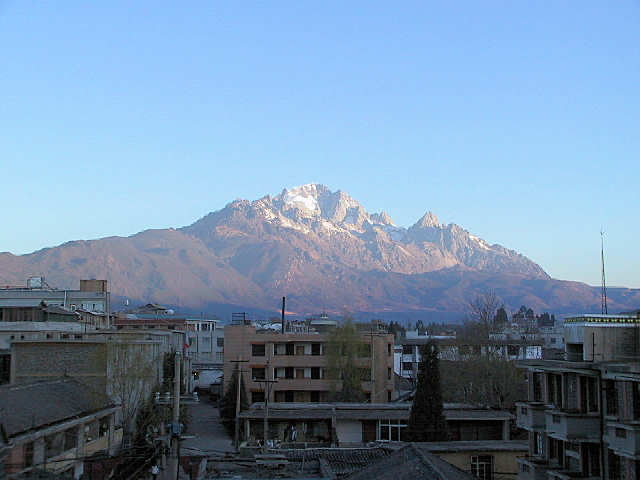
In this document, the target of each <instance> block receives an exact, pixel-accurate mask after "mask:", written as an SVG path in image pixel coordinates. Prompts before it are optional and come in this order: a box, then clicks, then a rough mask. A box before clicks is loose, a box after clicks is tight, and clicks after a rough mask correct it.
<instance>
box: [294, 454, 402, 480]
mask: <svg viewBox="0 0 640 480" xmlns="http://www.w3.org/2000/svg"><path fill="white" fill-rule="evenodd" d="M390 453H391V451H390V450H388V449H386V448H382V447H374V448H316V449H307V450H289V451H287V452H286V453H285V454H286V456H287V460H289V461H290V462H301V461H302V460H303V457H304V461H309V460H320V459H322V460H323V463H324V464H325V466H326V467H327V469H328V470H329V471H330V472H329V473H330V474H331V476H333V477H334V478H335V477H338V478H343V477H344V476H345V475H349V474H352V473H354V472H359V471H360V470H362V469H363V468H365V467H367V466H368V465H371V464H373V463H375V462H377V461H379V460H381V459H383V458H385V457H387V456H388V455H389V454H390Z"/></svg>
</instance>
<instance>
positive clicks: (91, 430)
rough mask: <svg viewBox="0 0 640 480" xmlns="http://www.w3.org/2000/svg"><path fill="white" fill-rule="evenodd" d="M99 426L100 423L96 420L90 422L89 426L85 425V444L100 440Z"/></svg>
mask: <svg viewBox="0 0 640 480" xmlns="http://www.w3.org/2000/svg"><path fill="white" fill-rule="evenodd" d="M99 429H100V427H99V425H98V421H97V420H94V421H92V422H89V423H87V424H85V426H84V441H85V442H87V443H88V442H93V441H94V440H96V439H97V438H98V434H99Z"/></svg>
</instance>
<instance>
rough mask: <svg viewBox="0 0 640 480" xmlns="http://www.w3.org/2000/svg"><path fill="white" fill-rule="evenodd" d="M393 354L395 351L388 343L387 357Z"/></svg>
mask: <svg viewBox="0 0 640 480" xmlns="http://www.w3.org/2000/svg"><path fill="white" fill-rule="evenodd" d="M392 354H393V350H392V349H391V344H390V343H387V356H388V357H390V356H391V355H392Z"/></svg>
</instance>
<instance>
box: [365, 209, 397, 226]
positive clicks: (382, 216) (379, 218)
mask: <svg viewBox="0 0 640 480" xmlns="http://www.w3.org/2000/svg"><path fill="white" fill-rule="evenodd" d="M371 220H373V222H374V223H381V224H382V225H391V226H393V227H395V225H396V224H395V223H393V219H392V218H391V216H390V215H389V214H388V213H387V212H385V211H384V210H383V211H381V212H380V213H373V214H372V215H371Z"/></svg>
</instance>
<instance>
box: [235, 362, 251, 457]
mask: <svg viewBox="0 0 640 480" xmlns="http://www.w3.org/2000/svg"><path fill="white" fill-rule="evenodd" d="M248 361H249V360H240V357H238V360H232V361H231V363H235V364H236V379H237V383H238V389H237V391H236V423H235V434H234V437H233V445H234V447H235V449H236V451H238V448H239V446H240V418H239V415H240V385H241V384H242V370H240V364H241V363H246V362H248Z"/></svg>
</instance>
